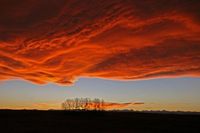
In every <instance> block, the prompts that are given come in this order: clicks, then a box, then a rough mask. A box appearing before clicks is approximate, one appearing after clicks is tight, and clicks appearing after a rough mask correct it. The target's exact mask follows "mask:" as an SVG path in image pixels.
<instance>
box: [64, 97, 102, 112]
mask: <svg viewBox="0 0 200 133" xmlns="http://www.w3.org/2000/svg"><path fill="white" fill-rule="evenodd" d="M62 109H64V110H104V100H100V99H98V98H95V99H90V98H74V99H66V100H65V101H64V102H63V103H62Z"/></svg>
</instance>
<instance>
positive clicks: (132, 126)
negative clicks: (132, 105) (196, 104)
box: [0, 110, 200, 133]
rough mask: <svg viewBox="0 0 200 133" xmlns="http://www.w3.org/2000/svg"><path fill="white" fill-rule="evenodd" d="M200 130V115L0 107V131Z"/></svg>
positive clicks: (160, 132) (148, 132) (109, 132)
mask: <svg viewBox="0 0 200 133" xmlns="http://www.w3.org/2000/svg"><path fill="white" fill-rule="evenodd" d="M7 132H11V133H16V132H19V133H46V132H47V133H60V132H61V133H64V132H65V133H74V132H82V133H88V132H92V133H115V132H116V133H129V132H130V133H183V132H185V133H200V115H195V114H160V113H139V112H91V111H89V112H83V111H82V112H67V111H28V110H20V111H14V110H0V133H7Z"/></svg>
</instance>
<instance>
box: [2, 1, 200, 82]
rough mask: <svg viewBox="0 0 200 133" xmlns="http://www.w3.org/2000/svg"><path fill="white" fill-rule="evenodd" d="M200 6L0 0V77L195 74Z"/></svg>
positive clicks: (53, 78) (199, 60)
mask: <svg viewBox="0 0 200 133" xmlns="http://www.w3.org/2000/svg"><path fill="white" fill-rule="evenodd" d="M88 3H89V4H88ZM199 8H200V2H199V1H195V0H194V1H190V0H182V1H179V0H162V1H160V0H154V1H138V0H107V1H105V0H98V1H90V0H84V1H83V0H73V1H68V0H59V1H55V0H43V1H33V0H26V1H23V2H17V1H12V2H11V1H6V2H5V1H1V2H0V16H1V18H0V80H5V79H11V78H22V79H25V80H29V81H32V82H35V83H39V84H43V83H47V82H54V83H58V84H64V85H65V84H72V83H73V82H74V81H75V80H76V79H77V78H78V77H80V76H86V77H100V78H108V79H118V80H134V79H147V78H160V77H172V76H199V75H200V56H199V55H200V17H199V13H198V11H199Z"/></svg>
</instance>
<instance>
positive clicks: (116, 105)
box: [103, 102, 144, 110]
mask: <svg viewBox="0 0 200 133" xmlns="http://www.w3.org/2000/svg"><path fill="white" fill-rule="evenodd" d="M142 104H144V103H142V102H140V103H111V102H106V103H104V106H103V108H104V109H105V110H109V109H123V108H126V107H132V106H134V105H142Z"/></svg>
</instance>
